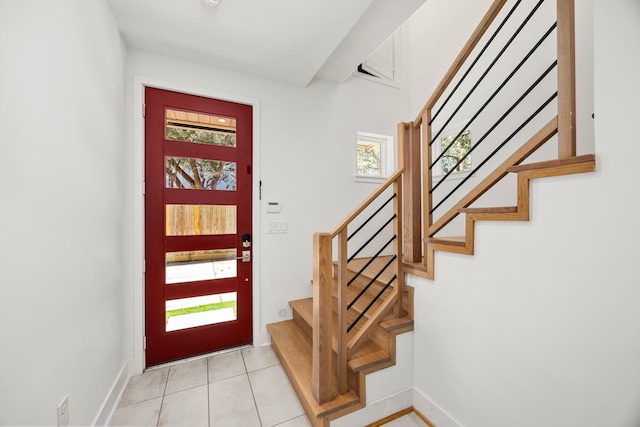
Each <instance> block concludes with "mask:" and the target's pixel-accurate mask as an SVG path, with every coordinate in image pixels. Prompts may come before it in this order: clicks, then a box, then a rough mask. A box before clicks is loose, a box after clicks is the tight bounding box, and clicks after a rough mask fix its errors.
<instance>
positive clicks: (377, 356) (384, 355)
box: [289, 298, 391, 372]
mask: <svg viewBox="0 0 640 427" xmlns="http://www.w3.org/2000/svg"><path fill="white" fill-rule="evenodd" d="M289 304H290V305H291V307H292V308H293V309H294V310H296V312H297V313H298V314H299V315H300V317H302V318H303V319H304V321H305V322H307V323H308V324H309V325H311V324H312V322H313V299H312V298H304V299H299V300H294V301H290V302H289ZM350 320H351V319H350ZM307 338H309V337H307ZM336 347H337V344H336V342H335V340H334V343H333V350H334V351H335V350H336ZM390 360H391V354H390V353H389V351H388V350H385V349H383V348H381V347H380V346H378V345H377V344H375V343H374V342H373V341H371V340H365V341H364V342H363V343H362V344H361V345H360V346H358V348H357V349H355V350H354V352H353V353H352V355H351V359H350V360H349V362H348V363H349V367H350V368H351V369H352V370H353V371H354V372H358V371H362V370H365V369H371V368H373V367H374V366H376V365H380V364H384V363H386V362H388V361H390Z"/></svg>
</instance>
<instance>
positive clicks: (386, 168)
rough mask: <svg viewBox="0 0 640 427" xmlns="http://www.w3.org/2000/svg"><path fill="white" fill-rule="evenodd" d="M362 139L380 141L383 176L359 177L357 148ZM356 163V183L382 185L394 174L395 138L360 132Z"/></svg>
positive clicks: (358, 134)
mask: <svg viewBox="0 0 640 427" xmlns="http://www.w3.org/2000/svg"><path fill="white" fill-rule="evenodd" d="M360 139H373V140H379V141H380V145H381V147H380V152H381V157H382V158H381V159H380V160H381V161H380V167H381V171H380V172H381V173H382V176H366V175H358V170H357V156H358V155H357V147H358V141H359V140H360ZM355 160H356V161H354V165H353V166H354V168H355V171H356V173H355V175H354V181H355V182H365V183H381V182H384V181H386V180H387V178H388V177H389V176H391V174H392V173H393V172H394V168H395V141H394V138H393V136H390V135H382V134H378V133H371V132H362V131H358V132H357V134H356V159H355Z"/></svg>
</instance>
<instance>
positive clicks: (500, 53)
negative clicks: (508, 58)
mask: <svg viewBox="0 0 640 427" xmlns="http://www.w3.org/2000/svg"><path fill="white" fill-rule="evenodd" d="M543 2H544V0H539V1H538V3H537V4H536V6H535V7H534V8H533V10H532V11H531V12H530V13H529V15H527V17H526V18H525V20H524V21H523V22H522V24H520V26H519V27H518V29H516V31H515V33H514V34H513V35H512V36H511V38H510V39H509V40H508V41H507V43H506V44H505V45H504V47H503V48H502V49H501V50H500V52H499V53H498V55H497V56H496V57H495V58H494V60H493V61H492V62H491V64H489V66H488V67H487V69H486V70H485V71H484V73H482V75H481V76H480V79H478V81H477V82H476V83H475V84H474V85H473V87H472V88H471V90H470V91H469V93H468V94H467V95H466V96H465V97H464V99H463V100H462V102H460V104H459V105H458V107H457V108H456V109H455V110H454V112H453V113H452V114H451V116H449V118H448V119H447V121H446V122H445V123H444V124H443V125H442V128H441V129H440V130H439V131H438V133H437V134H436V135H435V136H434V137H433V139H432V140H431V141H430V142H429V146H432V145H433V143H434V142H435V141H436V140H437V139H438V137H439V136H440V134H441V133H442V132H443V131H444V130H445V129H446V128H447V126H448V125H449V123H451V120H453V118H454V117H455V115H456V114H458V111H460V109H461V108H462V106H463V105H464V104H465V102H467V100H468V99H469V97H471V95H472V94H473V93H474V92H475V90H476V89H477V88H478V86H479V85H480V83H482V81H483V80H484V78H485V77H486V76H487V74H489V71H491V69H493V66H494V65H496V63H497V62H498V60H499V59H500V58H501V57H502V55H503V54H504V53H505V51H506V50H507V48H508V47H509V46H510V45H511V43H513V41H514V40H515V39H516V37H517V36H518V35H519V34H520V32H521V31H522V29H523V28H524V27H525V25H526V24H527V23H528V22H529V21H530V20H531V18H532V17H533V15H535V13H536V12H537V11H538V9H539V8H540V6H541V5H542V3H543Z"/></svg>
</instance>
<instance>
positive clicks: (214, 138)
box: [165, 109, 236, 147]
mask: <svg viewBox="0 0 640 427" xmlns="http://www.w3.org/2000/svg"><path fill="white" fill-rule="evenodd" d="M165 135H166V138H167V139H169V140H173V141H184V142H192V143H195V144H207V145H221V146H226V147H235V146H236V119H235V118H233V117H223V116H214V115H209V114H201V113H195V112H191V111H181V110H172V109H167V110H166V132H165Z"/></svg>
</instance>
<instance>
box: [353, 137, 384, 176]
mask: <svg viewBox="0 0 640 427" xmlns="http://www.w3.org/2000/svg"><path fill="white" fill-rule="evenodd" d="M392 150H393V137H391V136H386V135H377V134H373V133H366V132H358V137H357V140H356V179H358V178H365V179H366V178H373V179H383V178H386V177H387V176H389V173H390V172H391V170H392V168H393V154H392V153H391V151H392Z"/></svg>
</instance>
